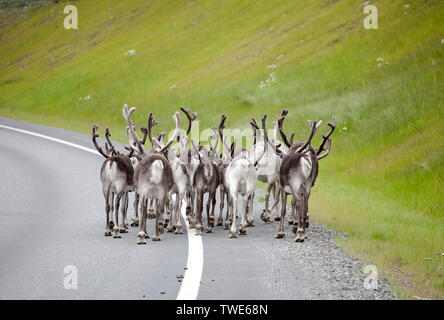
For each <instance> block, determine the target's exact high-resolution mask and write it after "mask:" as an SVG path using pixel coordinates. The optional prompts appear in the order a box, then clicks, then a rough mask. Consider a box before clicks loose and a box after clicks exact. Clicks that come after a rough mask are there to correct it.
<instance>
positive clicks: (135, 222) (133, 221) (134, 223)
mask: <svg viewBox="0 0 444 320" xmlns="http://www.w3.org/2000/svg"><path fill="white" fill-rule="evenodd" d="M138 225H139V219H138V218H136V217H132V218H131V223H130V226H131V227H137V226H138Z"/></svg>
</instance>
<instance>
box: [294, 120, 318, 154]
mask: <svg viewBox="0 0 444 320" xmlns="http://www.w3.org/2000/svg"><path fill="white" fill-rule="evenodd" d="M308 123H309V124H310V134H309V135H308V138H307V140H305V142H304V144H303V145H302V146H300V147H299V148H298V149H297V150H296V151H295V152H296V153H301V152H304V150H305V148H306V147H307V146H309V145H310V142H311V139H313V136H314V134H315V132H316V128H317V127H316V120H313V121H311V120H309V121H308Z"/></svg>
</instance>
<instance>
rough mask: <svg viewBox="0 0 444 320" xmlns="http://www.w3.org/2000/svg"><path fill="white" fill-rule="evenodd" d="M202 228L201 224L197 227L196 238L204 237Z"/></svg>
mask: <svg viewBox="0 0 444 320" xmlns="http://www.w3.org/2000/svg"><path fill="white" fill-rule="evenodd" d="M202 229H203V228H202V226H201V225H200V224H197V225H196V236H201V235H202Z"/></svg>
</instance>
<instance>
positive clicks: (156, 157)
mask: <svg viewBox="0 0 444 320" xmlns="http://www.w3.org/2000/svg"><path fill="white" fill-rule="evenodd" d="M135 110H136V108H134V107H133V108H131V109H130V110H129V111H128V106H127V105H126V104H125V105H124V106H123V110H122V114H123V117H124V118H125V119H126V120H127V122H128V126H129V129H130V132H131V135H132V137H133V139H134V143H132V141H129V143H130V146H131V148H133V149H134V150H135V151H137V152H139V153H140V154H141V155H142V160H140V162H139V164H138V165H137V167H136V170H135V171H134V177H133V184H134V187H135V190H136V191H137V193H138V194H139V196H140V197H141V202H142V206H141V212H140V217H139V225H140V226H139V227H140V230H139V233H138V234H137V239H138V241H137V243H138V244H145V243H146V242H145V238H146V237H148V233H147V231H146V219H147V200H148V199H154V200H156V202H157V205H156V208H155V211H156V212H155V214H156V226H155V234H154V236H153V239H152V240H153V241H159V240H161V239H160V233H161V232H163V221H162V214H163V213H162V211H163V210H164V208H165V200H166V198H167V197H168V193H169V192H170V190H171V188H172V187H173V182H174V181H173V173H172V170H171V166H170V164H169V162H168V160H167V159H166V158H165V156H164V155H163V153H164V152H165V151H166V150H168V148H169V147H170V146H171V144H172V143H173V141H174V140H175V139H176V137H177V136H178V134H179V129H180V115H179V113H178V112H176V113H175V115H174V119H175V122H176V129H175V131H174V133H173V136H172V138H171V139H170V140H169V141H168V142H167V144H166V145H164V146H163V147H162V148H161V149H160V150H153V148H151V150H150V151H147V150H146V149H145V147H144V146H143V144H142V141H141V140H140V139H139V137H138V136H137V133H136V131H135V130H134V126H133V123H132V120H131V115H132V113H133V112H134V111H135ZM148 136H149V137H151V129H150V128H149V129H148Z"/></svg>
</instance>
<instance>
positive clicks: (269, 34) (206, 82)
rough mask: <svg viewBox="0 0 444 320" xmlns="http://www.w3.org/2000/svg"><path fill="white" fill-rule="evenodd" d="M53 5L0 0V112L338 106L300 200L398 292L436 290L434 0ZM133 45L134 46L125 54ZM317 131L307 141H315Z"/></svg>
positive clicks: (440, 281)
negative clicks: (374, 26) (306, 197)
mask: <svg viewBox="0 0 444 320" xmlns="http://www.w3.org/2000/svg"><path fill="white" fill-rule="evenodd" d="M360 2H361V1H353V0H341V1H327V0H324V1H294V0H287V1H235V0H231V1H221V2H219V1H218V2H214V1H191V0H186V1H170V2H165V1H135V0H134V1H118V0H108V1H74V2H72V4H75V5H76V6H77V8H78V12H79V29H78V30H70V31H67V30H65V29H64V28H63V19H64V17H65V15H64V14H63V8H64V5H65V3H64V2H62V1H60V2H59V3H57V4H51V5H48V6H44V7H38V6H37V7H32V8H29V9H26V8H24V7H21V6H20V7H12V8H14V9H17V10H16V11H11V10H12V9H11V6H10V5H7V4H5V3H3V4H1V3H0V21H2V23H1V26H0V115H1V116H6V117H11V118H15V119H21V120H26V121H32V122H36V123H42V124H46V125H51V126H56V127H64V128H68V129H72V130H76V131H80V132H85V133H88V132H90V131H91V128H92V125H93V124H94V123H96V124H98V125H99V126H100V127H101V129H104V128H105V127H109V128H110V130H111V132H112V135H113V138H114V139H118V140H121V141H124V140H125V133H124V131H123V130H122V124H123V123H124V120H123V118H122V116H121V108H122V105H123V104H124V103H128V104H129V105H130V106H135V107H137V109H138V111H137V112H136V117H135V120H136V122H137V123H139V124H145V123H146V118H145V116H146V115H147V114H148V113H149V112H153V113H154V116H155V118H156V119H157V120H158V121H159V122H160V123H162V124H166V125H167V126H168V127H171V128H172V126H173V121H172V119H171V115H172V114H173V112H174V111H176V110H177V109H178V107H179V106H180V105H183V106H185V107H190V108H192V109H193V111H194V110H195V111H197V112H198V113H199V121H200V128H205V127H208V126H214V125H216V124H217V122H218V120H219V117H220V115H221V114H222V113H225V114H226V115H227V116H228V119H227V127H240V128H244V127H248V123H249V119H250V118H251V117H252V116H254V117H256V118H258V117H260V116H261V115H262V114H263V113H267V114H268V119H276V118H277V117H278V116H279V114H280V111H281V110H282V109H283V108H288V109H289V116H288V117H287V120H286V122H285V129H286V131H287V132H288V131H290V130H293V131H295V133H296V137H297V138H300V139H303V138H305V137H306V134H307V132H308V124H307V119H323V120H324V121H329V120H330V119H331V116H332V115H336V117H337V120H338V128H337V130H336V132H335V133H334V134H333V139H332V140H333V146H332V152H331V155H330V156H329V157H328V158H327V159H325V160H322V161H321V164H320V174H319V178H318V180H317V183H316V186H315V188H314V189H313V192H312V196H311V199H310V214H311V217H312V219H314V220H315V221H318V222H321V223H325V224H326V225H327V226H328V227H330V228H333V229H336V230H338V231H342V232H344V233H346V234H347V235H348V236H347V237H346V239H345V240H341V241H340V244H341V246H343V248H344V249H345V250H346V251H347V252H348V253H350V254H352V255H355V256H357V257H360V258H363V259H364V260H366V261H368V262H369V263H373V264H376V265H377V266H378V271H379V276H380V277H386V278H387V279H389V281H390V282H391V283H392V285H393V287H394V289H395V290H396V292H397V293H398V297H400V298H407V299H412V298H438V299H442V298H444V256H443V252H444V196H443V187H442V185H443V182H444V105H443V101H444V99H443V98H444V97H443V94H444V78H443V70H444V68H443V64H444V61H443V50H444V28H443V27H444V23H443V16H444V2H443V1H436V0H423V1H401V0H394V1H391V0H379V1H370V2H371V3H372V4H375V5H376V6H377V8H378V13H379V22H378V25H379V29H378V30H366V29H364V28H363V25H362V20H363V18H364V17H365V15H364V14H363V5H362V4H361V3H360ZM131 50H134V51H131ZM319 138H320V136H318V137H317V140H316V141H315V143H316V144H317V143H318V142H319V140H320V139H319Z"/></svg>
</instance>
